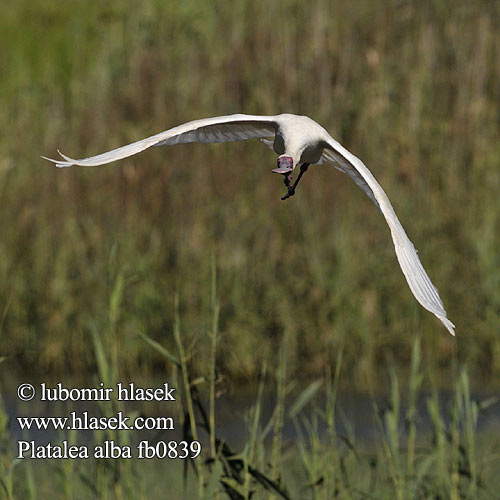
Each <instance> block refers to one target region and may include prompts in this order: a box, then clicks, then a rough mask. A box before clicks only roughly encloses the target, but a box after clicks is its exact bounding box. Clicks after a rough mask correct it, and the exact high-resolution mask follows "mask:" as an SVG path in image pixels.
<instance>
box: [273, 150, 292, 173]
mask: <svg viewBox="0 0 500 500" xmlns="http://www.w3.org/2000/svg"><path fill="white" fill-rule="evenodd" d="M294 167H295V162H294V161H293V158H292V157H291V156H286V155H281V156H278V168H275V169H274V170H273V172H276V173H277V174H282V175H286V174H289V173H290V172H292V171H293V169H294Z"/></svg>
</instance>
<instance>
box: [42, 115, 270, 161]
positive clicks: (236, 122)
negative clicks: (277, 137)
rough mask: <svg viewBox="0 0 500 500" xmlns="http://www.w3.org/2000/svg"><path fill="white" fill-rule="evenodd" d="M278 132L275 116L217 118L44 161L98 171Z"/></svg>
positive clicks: (197, 121)
mask: <svg viewBox="0 0 500 500" xmlns="http://www.w3.org/2000/svg"><path fill="white" fill-rule="evenodd" d="M276 128H277V123H276V120H275V118H274V117H273V116H256V115H242V114H237V115H228V116H216V117H214V118H204V119H201V120H194V121H192V122H188V123H184V124H183V125H179V126H178V127H174V128H171V129H169V130H165V131H164V132H160V133H159V134H156V135H153V136H151V137H146V138H145V139H142V140H140V141H137V142H133V143H132V144H127V145H126V146H122V147H121V148H117V149H113V150H112V151H108V152H106V153H102V154H100V155H97V156H90V157H89V158H82V159H80V160H75V159H73V158H70V157H68V156H66V155H63V154H62V153H61V152H59V154H60V155H61V156H62V158H63V160H53V159H52V158H47V157H45V156H43V157H42V158H45V159H46V160H49V161H51V162H53V163H55V164H56V167H72V166H73V165H76V166H79V167H96V166H98V165H104V164H106V163H111V162H112V161H116V160H121V159H122V158H126V157H128V156H132V155H135V154H137V153H140V152H141V151H144V150H145V149H148V148H150V147H151V146H171V145H173V144H183V143H187V142H230V141H243V140H245V139H252V138H262V137H272V136H274V134H275V132H276Z"/></svg>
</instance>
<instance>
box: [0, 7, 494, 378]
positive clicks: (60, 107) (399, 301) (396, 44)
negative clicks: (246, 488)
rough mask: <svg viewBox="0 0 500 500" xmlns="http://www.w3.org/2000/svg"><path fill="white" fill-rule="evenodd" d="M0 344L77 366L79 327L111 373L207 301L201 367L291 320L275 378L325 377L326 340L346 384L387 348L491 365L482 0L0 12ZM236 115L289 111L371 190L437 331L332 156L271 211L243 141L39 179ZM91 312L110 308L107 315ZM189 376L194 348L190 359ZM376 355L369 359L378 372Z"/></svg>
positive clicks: (487, 53)
mask: <svg viewBox="0 0 500 500" xmlns="http://www.w3.org/2000/svg"><path fill="white" fill-rule="evenodd" d="M0 10H1V15H0V73H1V75H2V76H1V79H0V120H1V122H2V123H3V127H2V133H1V134H0V198H1V206H2V210H1V211H0V234H1V237H0V255H1V259H0V314H1V315H2V317H3V320H2V321H3V327H2V332H3V333H2V354H3V355H6V356H7V357H8V359H9V360H11V361H14V362H15V363H16V364H17V365H18V366H20V367H21V368H23V369H26V370H29V371H30V372H31V373H47V372H49V371H52V372H54V373H61V372H63V371H64V372H69V371H71V372H74V373H84V372H86V371H90V370H93V371H94V370H95V359H94V354H93V347H92V346H93V344H92V338H93V337H92V335H93V333H92V332H95V331H99V332H109V335H108V336H107V339H108V340H107V342H109V343H110V344H112V345H110V346H107V347H108V348H111V349H112V351H111V352H113V353H114V356H116V358H117V360H118V361H119V366H120V370H121V372H122V373H121V375H127V374H128V375H130V374H132V373H134V374H138V373H143V374H148V373H151V372H153V371H154V370H156V369H158V368H160V367H163V366H164V362H163V361H162V359H161V357H160V356H159V355H157V354H156V352H155V351H152V350H151V349H149V348H148V346H147V345H145V343H144V342H143V341H142V339H141V338H140V337H139V336H138V335H137V332H143V333H145V334H147V335H148V336H149V337H150V338H152V339H155V340H157V341H161V342H162V343H163V344H164V345H166V346H170V347H172V346H173V345H174V337H173V333H172V328H171V325H172V322H173V314H174V295H175V294H178V296H179V303H180V304H179V307H180V312H181V315H182V318H183V332H184V342H185V344H186V345H190V344H191V345H193V344H196V343H198V342H200V341H201V339H202V338H203V337H204V335H205V332H206V331H208V330H209V329H210V323H209V322H208V323H205V322H204V320H203V319H200V318H206V317H209V314H208V315H207V311H209V310H210V307H211V304H210V300H209V299H207V297H210V293H209V291H210V268H211V261H212V256H215V260H216V265H217V279H218V294H219V297H220V315H219V332H220V333H219V339H220V345H219V348H218V354H217V366H218V369H219V370H220V371H222V372H223V373H225V374H226V375H228V376H230V377H231V378H232V379H233V380H238V379H240V380H252V379H254V378H255V377H256V376H257V375H258V373H259V370H260V366H261V363H260V360H261V359H262V358H263V357H265V356H266V353H269V352H272V351H273V350H276V349H277V348H278V346H279V343H280V341H281V338H282V336H283V332H284V331H285V330H287V331H289V332H290V341H289V347H288V363H289V365H288V366H289V370H290V372H291V373H292V374H293V373H299V374H300V375H301V376H306V375H311V376H312V375H317V374H318V373H323V372H324V369H325V366H327V364H328V363H329V358H332V359H333V357H334V356H335V352H336V351H337V350H338V348H339V345H341V343H342V342H343V341H344V339H345V350H344V361H343V363H344V364H343V370H345V373H346V374H347V377H346V378H345V380H348V381H349V382H350V383H351V384H353V385H354V386H361V385H366V384H367V383H368V381H371V382H375V381H376V380H377V375H379V374H380V372H381V368H380V366H381V364H383V363H385V360H386V356H387V355H389V356H392V357H393V358H394V360H395V363H396V365H399V366H400V367H403V368H404V367H407V366H408V364H409V359H410V354H411V345H412V339H413V338H414V337H415V336H417V335H421V337H422V350H423V354H422V355H423V357H424V358H425V360H426V366H427V367H428V369H429V370H431V371H432V372H433V373H434V374H435V375H436V376H441V377H442V379H443V380H444V381H445V382H446V380H447V379H449V368H450V363H451V360H452V359H454V358H455V356H456V357H457V358H458V360H459V361H460V362H464V363H466V364H467V365H468V366H469V368H470V370H471V375H472V380H473V382H475V383H476V384H477V383H480V382H484V381H487V380H493V379H494V377H498V376H499V375H500V337H499V335H498V331H499V321H498V318H499V313H500V253H499V249H500V209H499V197H498V193H499V192H500V168H499V160H500V140H499V130H500V114H499V113H500V111H499V102H500V86H499V85H498V82H499V81H500V38H499V37H498V32H499V30H500V4H499V3H498V2H465V1H459V2H453V3H451V2H445V1H442V0H429V1H426V2H419V3H417V2H403V1H388V2H369V1H368V0H362V1H358V2H351V1H349V0H335V1H329V0H316V1H312V2H302V1H298V0H293V1H292V0H283V1H275V2H267V1H264V0H255V1H241V2H232V1H229V0H221V1H213V2H205V1H202V0H185V1H182V2H168V1H160V0H145V1H144V2H141V4H140V8H138V6H137V3H136V2H132V1H129V0H127V1H121V2H118V1H111V2H97V1H90V2H80V1H76V0H67V1H65V2H54V1H50V0H19V1H18V2H16V3H15V4H12V5H10V6H9V7H7V6H5V5H4V6H3V7H0ZM233 112H245V113H262V114H277V113H280V112H293V113H299V114H307V115H309V116H311V117H312V118H314V119H316V120H317V121H319V122H320V123H321V124H322V125H323V126H325V128H327V129H328V130H329V131H330V132H331V133H332V135H333V136H334V137H336V138H337V139H338V140H339V141H340V142H342V143H343V144H344V145H345V146H346V147H348V148H349V149H350V150H351V151H353V152H354V153H355V154H356V155H357V156H359V157H360V158H361V159H362V160H363V161H364V162H365V163H366V165H367V166H368V167H369V168H370V169H371V170H372V172H373V173H374V175H375V176H376V177H377V179H378V180H379V181H380V182H381V184H382V185H383V187H384V189H385V190H386V192H387V194H388V196H389V197H390V199H391V200H392V202H393V205H394V208H395V210H396V212H397V214H398V215H399V217H400V219H401V222H402V224H403V226H404V227H405V228H406V230H407V232H408V234H409V236H410V238H411V239H412V241H413V242H414V243H415V246H416V247H417V248H418V249H419V250H420V256H421V259H422V261H423V263H424V265H425V267H426V268H427V270H428V272H429V275H430V276H431V278H432V280H433V281H434V283H435V284H436V285H437V287H438V288H439V290H440V293H441V296H442V298H443V301H444V303H445V306H446V309H447V311H448V314H449V317H450V319H451V320H452V321H453V322H454V323H455V324H456V326H457V339H456V342H455V340H454V339H452V338H451V337H450V336H449V335H448V334H447V332H446V330H445V329H444V328H443V327H442V326H441V325H440V323H439V322H438V321H437V320H436V319H435V318H434V317H433V316H432V315H431V314H429V313H427V312H426V311H425V310H423V309H422V308H421V307H420V306H419V305H418V304H417V303H416V301H415V300H414V298H413V296H412V294H411V292H410V291H409V289H408V287H407V285H406V282H405V280H404V277H403V275H402V273H401V272H400V270H399V267H398V265H397V261H396V258H395V255H394V251H393V247H392V243H391V239H390V235H389V231H388V229H387V227H386V224H385V221H384V220H383V218H382V217H381V216H380V214H379V213H378V212H377V210H375V209H374V207H373V206H372V204H371V203H370V201H369V200H368V199H367V198H366V196H365V195H364V194H363V193H362V192H361V191H360V190H359V189H358V188H357V187H356V186H355V185H354V184H353V183H352V182H351V181H350V179H349V178H347V176H342V175H341V174H339V173H338V172H337V171H336V170H335V169H333V168H326V167H323V166H318V167H313V168H312V170H311V169H310V173H308V174H307V176H306V177H305V178H304V181H303V182H302V184H301V186H300V190H299V192H298V193H297V195H296V196H295V197H294V198H293V199H291V200H289V201H287V202H281V201H280V199H279V197H280V195H282V194H283V186H282V183H281V179H280V178H279V177H278V176H275V175H271V172H270V171H271V168H273V167H274V165H275V155H274V154H273V153H272V152H271V151H269V150H268V149H267V148H266V147H265V146H263V145H261V144H259V143H258V142H257V141H253V142H244V143H235V144H225V145H183V146H176V147H172V148H168V149H161V148H158V149H155V150H154V151H147V152H145V153H143V154H141V155H139V156H136V157H133V158H130V159H127V160H125V161H122V162H121V163H119V164H115V165H112V166H109V167H102V168H98V169H88V170H87V169H67V170H56V169H55V168H52V167H50V166H49V165H48V164H47V163H46V162H45V161H44V160H42V159H40V155H41V154H44V155H48V156H51V155H55V151H56V148H61V150H62V151H63V152H65V153H67V154H70V155H72V156H75V157H83V156H88V155H92V154H97V153H100V152H103V151H106V150H109V149H112V148H114V147H117V146H119V145H122V144H125V143H128V142H131V141H134V140H137V139H140V138H142V137H145V136H147V135H151V134H153V133H156V132H159V131H161V130H164V129H166V128H169V127H171V126H174V125H177V124H179V123H182V122H185V121H188V120H191V119H195V118H201V117H205V116H214V115H223V114H228V113H233ZM110 311H111V312H110ZM191 361H192V363H193V365H194V366H195V367H197V368H198V369H199V370H200V372H204V371H205V372H206V369H207V367H208V363H209V359H208V357H207V358H206V359H205V357H203V356H199V357H195V358H194V359H192V360H191ZM381 362H382V363H381Z"/></svg>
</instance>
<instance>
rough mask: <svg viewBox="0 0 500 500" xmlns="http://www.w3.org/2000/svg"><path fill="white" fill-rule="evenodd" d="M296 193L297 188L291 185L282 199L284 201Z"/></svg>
mask: <svg viewBox="0 0 500 500" xmlns="http://www.w3.org/2000/svg"><path fill="white" fill-rule="evenodd" d="M294 194H295V189H294V188H293V187H292V186H290V187H289V188H288V192H287V193H286V194H285V196H282V197H281V199H282V200H283V201H285V200H288V198H290V196H293V195H294Z"/></svg>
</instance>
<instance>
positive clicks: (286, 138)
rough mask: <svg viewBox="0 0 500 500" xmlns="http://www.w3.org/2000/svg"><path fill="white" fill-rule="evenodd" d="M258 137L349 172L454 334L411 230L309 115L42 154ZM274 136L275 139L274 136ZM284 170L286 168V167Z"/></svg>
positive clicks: (94, 161) (125, 152)
mask: <svg viewBox="0 0 500 500" xmlns="http://www.w3.org/2000/svg"><path fill="white" fill-rule="evenodd" d="M253 138H260V139H262V140H263V142H264V143H265V144H267V145H268V146H269V147H272V148H273V149H274V151H275V152H276V153H277V154H278V155H280V157H279V158H278V165H284V164H285V161H289V162H290V163H289V166H290V168H291V169H295V167H296V166H297V165H300V164H302V165H304V164H305V165H306V166H307V165H308V164H314V163H322V162H328V163H331V164H332V165H333V166H335V167H336V168H337V169H338V170H340V171H342V172H345V173H346V174H347V175H349V177H351V178H352V180H353V181H354V182H355V183H356V184H357V185H358V186H359V187H360V188H361V189H362V190H363V191H364V192H365V193H366V194H367V195H368V197H369V198H370V199H371V200H372V201H373V203H374V204H375V205H376V207H377V208H378V209H379V210H380V211H381V212H382V214H383V215H384V217H385V220H386V221H387V224H388V225H389V228H390V230H391V235H392V240H393V242H394V248H395V250H396V256H397V258H398V261H399V264H400V266H401V269H402V271H403V274H404V276H405V278H406V281H407V282H408V285H409V287H410V290H411V291H412V293H413V295H414V296H415V298H416V299H417V300H418V302H419V303H420V304H421V305H422V306H423V307H424V308H425V309H427V310H428V311H430V312H432V313H433V314H435V315H436V316H437V317H438V318H439V319H440V320H441V322H442V323H443V324H444V326H445V327H446V328H447V329H448V331H449V332H450V333H451V334H452V335H455V332H454V327H455V326H454V325H453V323H452V322H451V321H450V320H449V319H448V318H447V317H446V311H445V309H444V307H443V303H442V301H441V299H440V297H439V293H438V290H437V288H436V287H435V286H434V285H433V284H432V282H431V280H430V278H429V276H427V273H426V272H425V270H424V268H423V266H422V263H421V262H420V260H419V258H418V255H417V251H416V250H415V247H414V246H413V244H412V242H411V241H410V240H409V238H408V236H407V235H406V232H405V230H404V229H403V227H402V226H401V223H400V222H399V219H398V218H397V216H396V214H395V212H394V209H393V208H392V205H391V203H390V201H389V199H388V198H387V195H386V194H385V192H384V190H383V189H382V187H381V186H380V184H379V183H378V182H377V181H376V179H375V177H373V175H372V173H371V172H370V171H369V170H368V168H367V167H366V166H365V165H364V163H363V162H362V161H361V160H359V159H358V158H356V156H354V155H353V154H352V153H350V152H349V151H348V150H347V149H345V148H344V147H343V146H342V145H341V144H339V143H338V142H337V141H336V140H335V139H333V137H331V136H330V134H328V132H327V131H326V130H325V129H324V128H323V127H321V126H320V125H319V124H318V123H316V122H315V121H313V120H311V119H310V118H308V117H307V116H297V115H291V114H282V115H277V116H256V115H243V114H236V115H230V116H219V117H214V118H205V119H201V120H194V121H192V122H188V123H185V124H183V125H179V126H178V127H174V128H171V129H169V130H166V131H164V132H161V133H159V134H156V135H153V136H151V137H147V138H146V139H142V140H140V141H137V142H134V143H132V144H128V145H127V146H123V147H121V148H117V149H113V150H112V151H108V152H106V153H102V154H100V155H97V156H91V157H89V158H84V159H80V160H75V159H73V158H69V157H68V156H66V155H63V154H62V153H59V154H60V155H61V157H62V158H63V160H53V159H51V158H45V157H43V158H45V159H47V160H49V161H52V162H54V163H55V164H56V166H57V167H71V166H73V165H77V166H82V167H95V166H98V165H104V164H105V163H110V162H113V161H115V160H120V159H122V158H126V157H128V156H132V155H134V154H136V153H139V152H141V151H144V150H145V149H147V148H150V147H151V146H171V145H174V144H181V143H188V142H204V143H208V142H229V141H241V140H245V139H253ZM270 138H271V139H272V140H269V139H270ZM280 160H282V163H281V164H280ZM280 173H285V170H283V167H281V171H280ZM291 194H293V192H292V193H290V191H289V195H291Z"/></svg>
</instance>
